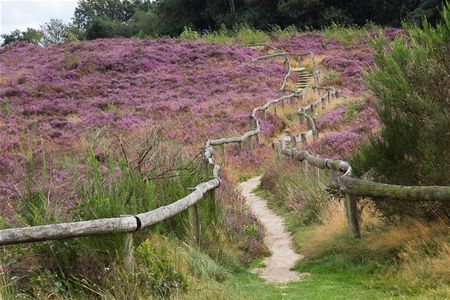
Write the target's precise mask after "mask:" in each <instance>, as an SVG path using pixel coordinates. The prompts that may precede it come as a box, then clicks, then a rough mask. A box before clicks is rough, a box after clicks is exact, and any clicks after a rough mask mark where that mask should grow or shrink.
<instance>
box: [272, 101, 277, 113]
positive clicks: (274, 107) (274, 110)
mask: <svg viewBox="0 0 450 300" xmlns="http://www.w3.org/2000/svg"><path fill="white" fill-rule="evenodd" d="M273 113H274V114H275V115H276V114H277V104H276V103H274V104H273Z"/></svg>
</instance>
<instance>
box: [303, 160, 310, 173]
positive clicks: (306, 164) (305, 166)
mask: <svg viewBox="0 0 450 300" xmlns="http://www.w3.org/2000/svg"><path fill="white" fill-rule="evenodd" d="M302 166H303V174H305V175H308V169H309V167H308V161H307V160H306V159H304V160H302Z"/></svg>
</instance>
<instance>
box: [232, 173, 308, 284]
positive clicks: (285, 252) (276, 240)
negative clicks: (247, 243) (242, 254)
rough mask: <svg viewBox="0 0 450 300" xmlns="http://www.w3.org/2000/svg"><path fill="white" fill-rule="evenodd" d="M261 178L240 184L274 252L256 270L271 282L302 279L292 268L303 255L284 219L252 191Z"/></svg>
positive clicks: (265, 240) (266, 241) (266, 240)
mask: <svg viewBox="0 0 450 300" xmlns="http://www.w3.org/2000/svg"><path fill="white" fill-rule="evenodd" d="M260 180H261V177H254V178H252V179H250V180H248V181H246V182H242V183H241V184H240V185H239V187H240V189H241V192H242V195H243V196H244V197H245V199H246V201H247V204H248V206H249V207H250V209H251V210H252V211H253V213H254V214H255V215H256V217H257V218H258V220H259V221H260V222H261V223H262V224H263V226H264V227H265V228H266V233H265V236H264V242H265V243H266V245H267V247H268V248H269V250H270V252H271V254H272V255H271V256H269V257H267V258H265V259H264V261H263V263H264V264H265V265H266V267H265V268H262V269H257V270H256V272H257V273H258V274H260V276H261V277H262V278H264V279H265V280H267V281H271V282H280V283H284V282H288V281H292V280H298V279H301V277H302V276H301V274H299V273H297V272H294V271H291V270H290V269H291V268H292V267H294V265H295V262H296V261H297V260H299V259H301V258H302V257H301V256H300V255H298V254H297V253H295V251H294V248H293V243H292V237H291V235H290V234H289V232H288V231H287V230H286V228H285V227H284V224H283V219H282V218H281V217H280V216H278V215H276V214H275V213H274V212H272V211H271V210H270V209H269V208H268V207H267V203H266V201H265V200H263V199H262V198H260V197H258V196H256V195H254V194H253V193H252V191H253V190H254V189H255V188H257V187H258V185H259V183H260Z"/></svg>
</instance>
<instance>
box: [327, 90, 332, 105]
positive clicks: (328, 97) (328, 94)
mask: <svg viewBox="0 0 450 300" xmlns="http://www.w3.org/2000/svg"><path fill="white" fill-rule="evenodd" d="M330 94H331V91H330V90H328V93H327V100H328V104H330V103H331V96H330Z"/></svg>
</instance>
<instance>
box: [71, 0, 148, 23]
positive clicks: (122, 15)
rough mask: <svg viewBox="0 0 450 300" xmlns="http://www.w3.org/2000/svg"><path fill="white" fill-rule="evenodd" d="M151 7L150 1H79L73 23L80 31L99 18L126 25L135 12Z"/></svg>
mask: <svg viewBox="0 0 450 300" xmlns="http://www.w3.org/2000/svg"><path fill="white" fill-rule="evenodd" d="M151 5H152V4H151V1H150V0H80V1H79V2H78V6H77V7H76V8H75V13H74V17H73V23H74V25H75V26H77V27H78V28H79V29H80V30H87V28H89V26H91V24H92V23H94V21H95V22H97V23H98V20H99V18H100V19H103V20H111V21H118V22H121V23H126V22H128V21H129V20H130V19H131V18H132V17H133V15H134V13H135V12H136V11H148V10H149V9H150V7H151Z"/></svg>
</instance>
